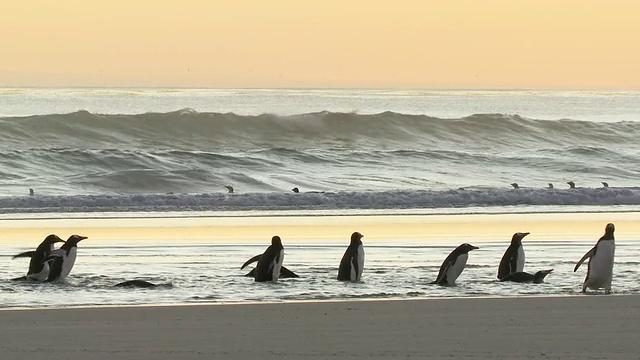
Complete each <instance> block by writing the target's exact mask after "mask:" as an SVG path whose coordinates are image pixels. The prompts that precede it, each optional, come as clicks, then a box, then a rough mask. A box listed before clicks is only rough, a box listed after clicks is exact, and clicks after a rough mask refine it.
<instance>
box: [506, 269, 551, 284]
mask: <svg viewBox="0 0 640 360" xmlns="http://www.w3.org/2000/svg"><path fill="white" fill-rule="evenodd" d="M552 271H553V269H548V270H540V271H538V272H537V273H535V274H529V273H527V272H515V273H511V274H509V275H507V276H505V277H503V278H502V279H500V281H513V282H518V283H531V282H532V283H534V284H542V283H543V282H544V278H545V277H547V275H549V274H550V273H551V272H552Z"/></svg>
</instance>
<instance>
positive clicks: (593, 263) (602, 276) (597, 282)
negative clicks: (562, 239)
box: [573, 223, 616, 294]
mask: <svg viewBox="0 0 640 360" xmlns="http://www.w3.org/2000/svg"><path fill="white" fill-rule="evenodd" d="M615 229H616V228H615V226H614V225H613V224H611V223H609V224H607V226H606V227H605V230H604V235H603V236H602V237H601V238H600V240H598V242H597V243H596V246H594V247H593V248H592V249H591V250H589V251H588V252H587V253H586V254H584V256H583V257H582V259H580V261H578V263H577V264H576V267H575V268H574V269H573V271H574V272H575V271H577V270H578V268H579V267H580V265H582V263H583V262H584V261H585V260H587V259H589V266H588V269H587V276H586V278H585V279H584V283H583V284H582V292H583V293H585V292H586V291H587V288H589V289H591V290H597V289H601V288H604V291H605V293H606V294H610V293H611V280H612V278H613V260H614V257H615V252H616V244H615V239H614V237H613V232H614V231H615Z"/></svg>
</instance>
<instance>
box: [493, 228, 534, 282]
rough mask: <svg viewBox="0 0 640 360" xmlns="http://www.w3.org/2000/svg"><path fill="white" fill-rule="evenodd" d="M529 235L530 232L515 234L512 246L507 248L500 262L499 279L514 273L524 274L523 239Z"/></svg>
mask: <svg viewBox="0 0 640 360" xmlns="http://www.w3.org/2000/svg"><path fill="white" fill-rule="evenodd" d="M527 235H529V233H528V232H524V233H522V232H517V233H515V234H513V237H512V238H511V245H509V247H508V248H507V250H506V251H505V252H504V255H502V260H500V266H499V267H498V279H502V278H503V277H505V276H507V275H509V274H511V273H514V272H522V270H524V260H525V258H524V249H523V248H522V239H523V238H524V237H525V236H527Z"/></svg>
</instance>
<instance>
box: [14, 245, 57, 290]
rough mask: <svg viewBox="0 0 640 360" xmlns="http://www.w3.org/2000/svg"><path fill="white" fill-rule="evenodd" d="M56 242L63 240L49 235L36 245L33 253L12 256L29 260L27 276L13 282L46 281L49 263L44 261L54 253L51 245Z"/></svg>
mask: <svg viewBox="0 0 640 360" xmlns="http://www.w3.org/2000/svg"><path fill="white" fill-rule="evenodd" d="M57 242H64V240H62V239H60V238H59V237H58V236H57V235H54V234H51V235H49V236H47V237H46V238H45V239H44V240H43V241H42V242H41V243H40V245H38V247H37V248H36V250H35V251H27V252H23V253H20V254H18V255H16V256H14V257H13V258H14V259H15V258H19V257H29V258H31V261H30V262H29V271H28V272H27V276H24V277H21V278H17V279H14V280H33V281H40V282H42V281H45V280H47V277H49V262H47V261H46V260H47V258H48V257H49V255H50V254H51V252H52V251H54V250H53V245H54V244H55V243H57Z"/></svg>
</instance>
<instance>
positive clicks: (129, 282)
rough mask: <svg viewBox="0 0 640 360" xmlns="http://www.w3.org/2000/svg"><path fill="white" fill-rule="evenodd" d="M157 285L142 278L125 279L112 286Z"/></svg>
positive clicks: (151, 286)
mask: <svg viewBox="0 0 640 360" xmlns="http://www.w3.org/2000/svg"><path fill="white" fill-rule="evenodd" d="M157 286H158V285H156V284H154V283H150V282H148V281H144V280H127V281H123V282H121V283H117V284H115V285H113V287H137V288H154V287H157Z"/></svg>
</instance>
